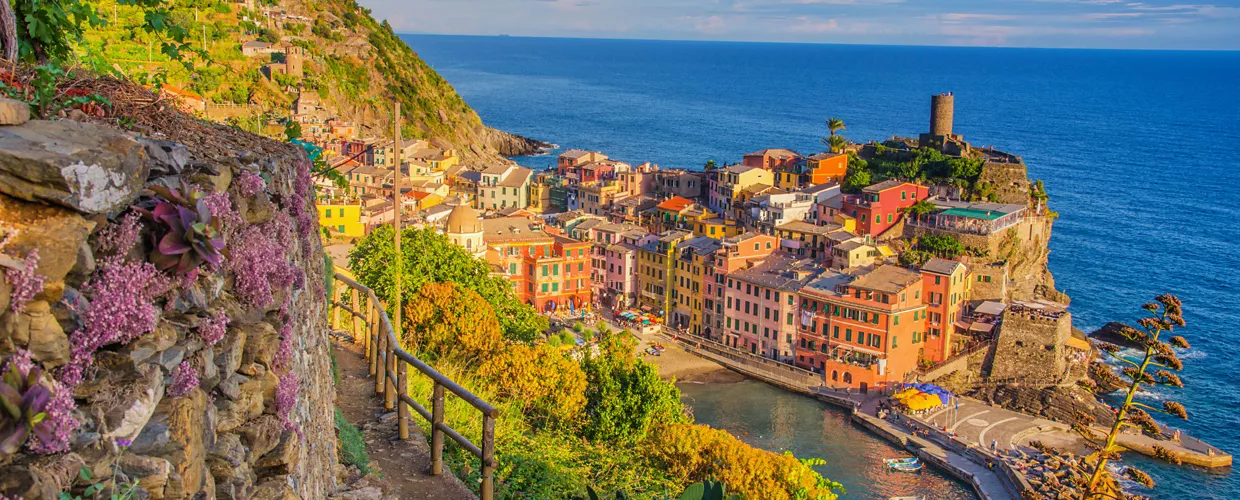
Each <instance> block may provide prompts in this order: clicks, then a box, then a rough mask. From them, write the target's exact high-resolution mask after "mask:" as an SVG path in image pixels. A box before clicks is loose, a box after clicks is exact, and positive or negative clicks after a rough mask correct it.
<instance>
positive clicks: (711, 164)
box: [702, 160, 715, 172]
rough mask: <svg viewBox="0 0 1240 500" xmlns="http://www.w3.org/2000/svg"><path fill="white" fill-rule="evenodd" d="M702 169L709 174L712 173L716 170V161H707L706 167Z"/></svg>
mask: <svg viewBox="0 0 1240 500" xmlns="http://www.w3.org/2000/svg"><path fill="white" fill-rule="evenodd" d="M702 169H703V170H705V171H707V172H710V171H711V170H714V169H715V160H706V165H705V166H703V167H702Z"/></svg>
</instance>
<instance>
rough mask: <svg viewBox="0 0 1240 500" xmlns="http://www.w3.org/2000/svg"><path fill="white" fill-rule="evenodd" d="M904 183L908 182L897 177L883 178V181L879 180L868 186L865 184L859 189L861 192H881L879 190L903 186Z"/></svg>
mask: <svg viewBox="0 0 1240 500" xmlns="http://www.w3.org/2000/svg"><path fill="white" fill-rule="evenodd" d="M904 184H909V183H908V182H905V181H902V180H899V179H887V180H885V181H883V182H880V183H878V184H873V185H870V186H866V187H865V188H864V189H862V190H861V191H862V192H864V193H878V192H881V191H886V190H888V189H892V188H896V187H900V186H903V185H904Z"/></svg>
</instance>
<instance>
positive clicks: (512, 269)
mask: <svg viewBox="0 0 1240 500" xmlns="http://www.w3.org/2000/svg"><path fill="white" fill-rule="evenodd" d="M508 274H517V264H516V263H515V262H514V263H511V264H508Z"/></svg>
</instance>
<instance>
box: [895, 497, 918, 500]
mask: <svg viewBox="0 0 1240 500" xmlns="http://www.w3.org/2000/svg"><path fill="white" fill-rule="evenodd" d="M887 500H926V497H887Z"/></svg>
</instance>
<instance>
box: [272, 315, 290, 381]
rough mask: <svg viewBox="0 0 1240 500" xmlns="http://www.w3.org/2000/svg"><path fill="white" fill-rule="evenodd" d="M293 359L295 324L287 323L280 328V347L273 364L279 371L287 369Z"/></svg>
mask: <svg viewBox="0 0 1240 500" xmlns="http://www.w3.org/2000/svg"><path fill="white" fill-rule="evenodd" d="M292 359H293V323H291V322H289V323H285V324H284V326H283V327H281V328H280V347H279V349H277V350H276V356H275V359H273V360H272V362H271V364H273V365H275V367H276V368H279V369H282V370H283V369H287V368H288V367H289V363H290V362H291V361H292Z"/></svg>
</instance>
